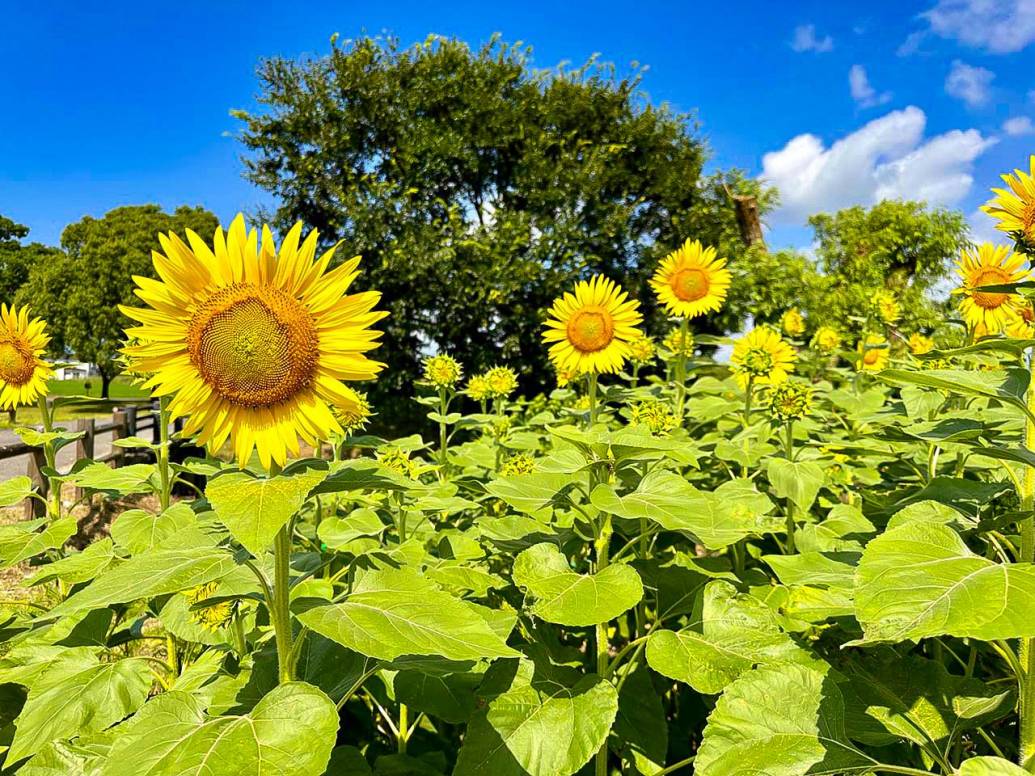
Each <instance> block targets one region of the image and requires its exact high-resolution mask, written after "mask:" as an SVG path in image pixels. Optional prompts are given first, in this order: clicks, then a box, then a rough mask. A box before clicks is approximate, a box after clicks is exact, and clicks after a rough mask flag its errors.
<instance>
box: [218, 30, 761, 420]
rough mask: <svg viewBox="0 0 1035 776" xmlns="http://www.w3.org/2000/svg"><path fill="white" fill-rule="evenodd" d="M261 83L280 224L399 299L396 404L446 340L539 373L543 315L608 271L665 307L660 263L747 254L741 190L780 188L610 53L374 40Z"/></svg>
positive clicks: (531, 374)
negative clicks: (424, 358) (311, 236)
mask: <svg viewBox="0 0 1035 776" xmlns="http://www.w3.org/2000/svg"><path fill="white" fill-rule="evenodd" d="M259 77H260V81H261V84H260V97H259V100H260V102H261V103H262V104H263V105H264V106H265V110H264V111H263V112H261V113H258V114H255V115H252V114H248V113H244V112H238V113H237V115H238V116H239V117H240V118H241V119H242V120H243V121H244V122H245V128H244V131H243V133H242V140H243V143H244V145H245V146H246V148H247V149H248V150H249V151H250V152H251V153H250V156H249V158H248V159H247V160H246V164H247V172H246V175H247V177H248V178H249V179H250V180H251V181H253V182H254V183H256V184H257V185H259V186H260V187H262V188H263V189H265V190H267V191H269V192H270V193H271V194H273V195H274V196H275V198H276V201H277V205H276V208H275V210H274V212H272V213H268V214H265V215H266V217H268V218H269V219H270V220H272V221H273V222H274V223H275V224H276V225H277V226H278V227H279V228H280V229H281V230H283V229H285V228H287V227H289V226H290V225H291V224H292V223H294V222H295V221H299V220H301V221H303V222H305V223H306V224H307V225H309V226H313V227H316V228H318V229H319V230H320V232H321V234H322V238H323V240H324V241H325V242H327V243H334V242H336V241H339V240H340V241H342V242H343V243H344V245H343V248H342V256H351V255H354V254H361V255H363V256H364V257H365V261H364V264H363V265H362V266H363V268H364V270H365V274H364V276H363V281H362V282H363V283H364V285H366V286H367V287H371V288H376V289H379V290H381V291H382V292H383V293H384V300H383V305H384V307H385V308H387V309H388V310H389V311H390V312H391V316H390V317H389V318H388V319H387V321H386V323H385V326H386V329H387V332H386V337H385V343H384V345H383V347H382V348H381V350H379V351H378V357H379V358H380V359H381V360H384V361H387V362H389V363H391V365H392V370H391V372H390V373H388V374H387V375H386V377H385V379H384V380H381V381H379V385H378V391H379V392H380V396H379V397H378V398H379V400H385V399H387V398H388V397H389V396H391V394H392V393H393V392H398V391H399V389H401V388H402V386H403V384H405V383H407V382H410V381H412V380H413V379H414V377H415V376H416V374H417V368H418V359H419V357H420V354H421V352H422V351H426V350H427V349H428V348H429V347H430V348H432V349H436V348H437V349H442V350H447V351H448V352H450V353H452V354H453V355H456V356H458V357H459V358H461V359H462V360H463V361H464V362H465V363H466V364H467V365H468V367H469V368H473V369H478V368H484V367H486V366H490V365H492V364H493V363H495V362H497V361H506V362H507V363H509V364H511V365H512V366H515V367H517V368H518V369H519V370H520V371H521V372H522V379H523V382H524V384H525V385H524V387H525V389H526V390H533V389H535V388H537V387H540V385H542V384H543V382H544V381H545V380H546V379H548V378H547V375H548V372H547V370H546V362H545V352H544V348H543V347H542V346H541V344H540V331H541V321H542V318H543V313H544V311H545V310H546V308H547V307H548V305H549V304H550V302H551V301H552V300H553V298H554V297H556V296H557V295H559V294H560V293H562V292H563V291H564V290H566V289H567V288H568V287H569V285H570V284H571V283H572V282H573V281H574V280H575V279H577V278H580V277H585V276H587V275H588V274H591V273H594V272H604V273H607V274H608V275H610V276H611V277H614V278H616V279H620V280H621V281H622V282H623V284H624V285H625V286H626V288H627V289H628V290H629V291H630V292H631V293H632V294H633V295H634V296H638V297H639V298H640V299H641V300H642V301H643V302H644V304H645V308H646V309H645V312H646V313H647V314H648V315H651V314H656V312H655V310H654V306H653V295H652V294H650V293H649V292H647V287H646V280H647V278H648V277H649V275H650V273H651V272H652V269H653V267H654V265H655V263H656V261H657V259H659V258H660V257H661V256H663V255H664V254H665V253H667V252H668V251H670V250H672V249H673V248H675V247H676V246H677V245H678V244H679V243H681V242H682V241H683V240H684V239H686V238H688V237H693V238H699V239H701V240H703V241H704V242H706V243H711V244H715V245H718V246H719V247H720V250H722V251H724V253H725V254H726V255H729V256H730V257H731V258H732V259H734V260H735V259H736V254H737V252H738V251H737V249H738V247H740V241H739V236H738V235H739V232H738V229H737V225H736V220H735V215H734V211H733V208H732V207H731V206H730V203H729V197H730V195H731V194H753V195H756V196H760V201H761V204H762V206H763V209H764V207H765V206H766V205H767V203H768V201H769V199H770V197H769V195H768V194H767V193H766V192H763V191H761V190H760V187H759V184H758V183H756V182H754V181H752V180H749V179H748V178H746V176H744V175H743V174H741V173H739V172H737V171H731V172H726V173H716V174H714V175H711V176H705V175H703V173H702V168H703V165H704V163H705V161H706V159H707V156H708V154H707V149H706V147H705V144H704V142H703V141H702V139H701V138H700V137H699V135H698V134H697V128H696V123H695V121H694V119H693V117H692V116H690V115H686V114H680V113H675V112H673V111H671V110H670V109H668V108H667V107H666V106H657V105H653V104H651V103H650V101H649V100H648V99H647V98H646V97H645V96H644V95H643V94H642V93H641V91H640V80H639V73H638V72H635V73H633V74H632V75H630V76H628V77H620V76H618V75H617V74H616V73H615V71H614V69H613V68H612V67H610V66H606V65H602V64H599V63H597V62H596V61H593V60H591V61H589V62H587V63H586V64H584V65H582V66H581V67H577V68H571V67H567V66H558V67H557V68H554V69H551V70H549V71H543V70H535V69H533V67H532V61H531V54H530V51H529V50H528V49H527V48H521V47H517V46H510V45H506V44H504V43H502V42H500V41H499V40H496V39H494V40H492V41H491V42H489V43H488V44H486V45H484V46H483V47H481V48H480V49H477V50H472V49H471V48H469V47H468V46H467V45H466V44H464V43H462V42H460V41H456V40H447V39H442V38H430V39H428V40H427V41H426V42H424V43H422V44H419V45H415V46H413V47H411V48H406V49H403V48H400V47H399V45H398V43H397V42H396V41H395V40H391V39H375V38H362V39H359V40H355V41H350V42H348V43H345V44H338V43H337V42H336V41H334V40H332V46H331V51H330V54H329V55H328V56H325V57H321V58H315V59H309V60H305V61H291V60H286V59H281V58H273V59H268V60H265V61H263V62H262V64H261V66H260V68H259ZM744 312H745V311H744V310H738V309H732V310H730V311H729V313H728V314H727V318H728V319H730V320H732V319H734V318H736V317H737V316H738V315H741V314H743V313H744Z"/></svg>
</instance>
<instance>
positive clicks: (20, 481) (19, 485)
mask: <svg viewBox="0 0 1035 776" xmlns="http://www.w3.org/2000/svg"><path fill="white" fill-rule="evenodd" d="M35 489H36V487H35V486H34V485H33V484H32V480H30V479H29V478H28V477H26V476H25V475H21V476H19V477H12V478H11V479H9V480H6V481H5V482H3V483H0V507H13V506H14V505H15V504H17V503H18V502H19V501H21V500H22V499H24V498H28V497H29V495H30V494H31V493H32V492H33V491H34V490H35Z"/></svg>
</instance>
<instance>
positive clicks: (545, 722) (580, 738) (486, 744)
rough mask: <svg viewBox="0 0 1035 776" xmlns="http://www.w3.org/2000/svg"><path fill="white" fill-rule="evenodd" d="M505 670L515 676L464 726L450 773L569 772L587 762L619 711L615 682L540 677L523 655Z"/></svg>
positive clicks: (535, 775) (540, 775)
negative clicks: (462, 738)
mask: <svg viewBox="0 0 1035 776" xmlns="http://www.w3.org/2000/svg"><path fill="white" fill-rule="evenodd" d="M504 670H506V671H508V672H514V675H513V679H512V680H511V681H510V683H509V685H508V686H507V687H506V689H505V691H503V692H501V693H500V694H498V695H496V696H495V697H493V698H492V699H491V700H489V701H488V703H487V704H485V706H484V709H483V710H482V711H480V712H478V713H477V714H476V715H475V717H474V718H473V719H472V721H471V723H470V725H468V728H467V735H466V736H465V737H464V743H463V746H462V747H461V748H460V754H459V756H458V758H457V762H456V769H455V770H454V771H453V776H483V775H484V774H492V776H570V774H573V773H575V772H576V771H578V770H579V769H580V768H581V767H582V766H583V765H585V764H586V763H587V762H589V760H590V758H591V757H592V756H593V754H594V753H595V752H597V751H598V750H599V749H600V747H601V746H603V745H604V743H605V741H606V740H607V735H608V732H609V731H610V729H611V725H612V724H613V723H614V720H615V716H616V714H617V713H618V694H617V693H616V692H615V688H614V686H613V685H612V684H611V683H610V682H607V681H604V680H603V679H601V678H600V677H599V676H592V675H591V676H585V677H583V678H581V679H580V680H579V681H577V682H575V683H574V684H573V685H571V686H568V685H565V684H561V683H558V682H556V681H545V680H544V681H540V680H539V679H538V678H537V677H535V676H534V673H533V667H532V664H531V663H530V662H528V661H524V660H523V661H521V662H520V664H517V665H511V664H508V665H507V666H500V672H502V671H504Z"/></svg>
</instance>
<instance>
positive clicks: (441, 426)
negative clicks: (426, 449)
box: [438, 388, 449, 479]
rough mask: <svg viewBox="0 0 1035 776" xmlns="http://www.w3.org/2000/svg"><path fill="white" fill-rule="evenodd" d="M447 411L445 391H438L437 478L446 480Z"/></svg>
mask: <svg viewBox="0 0 1035 776" xmlns="http://www.w3.org/2000/svg"><path fill="white" fill-rule="evenodd" d="M448 410H449V401H448V400H447V399H446V389H445V388H439V389H438V463H439V466H440V467H441V468H440V470H439V476H440V477H441V478H442V479H445V478H446V466H448V461H447V457H446V454H447V447H446V446H447V444H448V439H449V437H448V429H447V428H446V412H447V411H448Z"/></svg>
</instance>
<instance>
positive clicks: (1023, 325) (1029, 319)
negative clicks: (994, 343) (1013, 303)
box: [1005, 301, 1035, 339]
mask: <svg viewBox="0 0 1035 776" xmlns="http://www.w3.org/2000/svg"><path fill="white" fill-rule="evenodd" d="M1005 332H1006V336H1007V337H1013V338H1014V339H1035V310H1033V309H1032V306H1031V302H1027V301H1026V302H1024V304H1023V305H1022V306H1021V309H1020V315H1019V316H1018V317H1017V319H1016V320H1013V321H1010V322H1009V323H1008V324H1006V329H1005Z"/></svg>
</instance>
